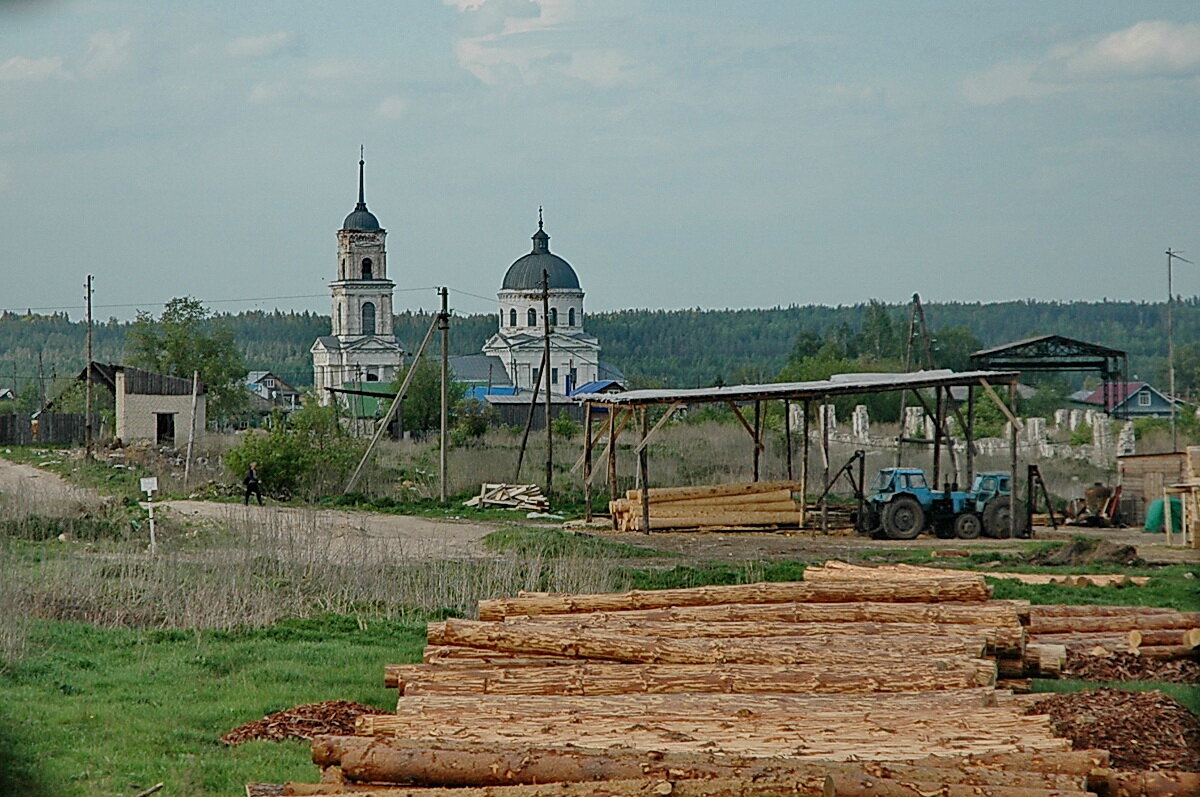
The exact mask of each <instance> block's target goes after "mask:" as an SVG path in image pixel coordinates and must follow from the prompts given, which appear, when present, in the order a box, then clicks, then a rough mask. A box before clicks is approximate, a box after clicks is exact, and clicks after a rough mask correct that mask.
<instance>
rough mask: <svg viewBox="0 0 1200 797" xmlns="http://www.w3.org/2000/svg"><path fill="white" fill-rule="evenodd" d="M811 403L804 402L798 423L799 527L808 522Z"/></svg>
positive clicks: (806, 400)
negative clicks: (800, 450) (809, 415)
mask: <svg viewBox="0 0 1200 797" xmlns="http://www.w3.org/2000/svg"><path fill="white" fill-rule="evenodd" d="M810 404H811V402H810V401H809V400H808V399H805V400H804V411H803V413H802V415H803V416H804V417H803V418H801V421H800V436H801V437H802V438H804V442H803V444H802V445H801V446H800V447H801V449H802V456H801V457H800V493H801V497H802V498H803V500H802V501H801V502H800V525H801V526H804V524H806V523H807V522H808V447H809V440H808V413H809V409H810Z"/></svg>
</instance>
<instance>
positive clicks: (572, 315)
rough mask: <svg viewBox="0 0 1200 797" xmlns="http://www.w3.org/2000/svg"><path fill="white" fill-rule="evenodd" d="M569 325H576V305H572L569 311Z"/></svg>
mask: <svg viewBox="0 0 1200 797" xmlns="http://www.w3.org/2000/svg"><path fill="white" fill-rule="evenodd" d="M567 326H569V327H573V326H575V308H574V307H572V308H571V309H570V310H568V311H567Z"/></svg>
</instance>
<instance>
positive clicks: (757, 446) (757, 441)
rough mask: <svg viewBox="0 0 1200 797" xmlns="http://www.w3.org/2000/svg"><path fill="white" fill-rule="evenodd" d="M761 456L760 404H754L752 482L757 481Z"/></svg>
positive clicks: (759, 402) (756, 402)
mask: <svg viewBox="0 0 1200 797" xmlns="http://www.w3.org/2000/svg"><path fill="white" fill-rule="evenodd" d="M761 455H762V402H761V401H755V402H754V481H758V475H759V467H760V464H759V463H760V460H761Z"/></svg>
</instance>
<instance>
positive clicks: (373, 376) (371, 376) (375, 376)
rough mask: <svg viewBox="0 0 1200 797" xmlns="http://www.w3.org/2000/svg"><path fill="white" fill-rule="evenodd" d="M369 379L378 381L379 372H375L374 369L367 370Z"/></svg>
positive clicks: (369, 380)
mask: <svg viewBox="0 0 1200 797" xmlns="http://www.w3.org/2000/svg"><path fill="white" fill-rule="evenodd" d="M367 381H368V382H378V381H379V374H377V373H375V372H374V371H367Z"/></svg>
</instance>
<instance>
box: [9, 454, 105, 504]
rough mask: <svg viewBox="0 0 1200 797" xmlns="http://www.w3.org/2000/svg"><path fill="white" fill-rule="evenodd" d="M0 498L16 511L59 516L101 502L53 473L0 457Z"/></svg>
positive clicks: (84, 489) (96, 496) (94, 492)
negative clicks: (84, 504) (85, 505)
mask: <svg viewBox="0 0 1200 797" xmlns="http://www.w3.org/2000/svg"><path fill="white" fill-rule="evenodd" d="M0 495H4V496H5V498H6V500H7V501H9V502H11V503H10V505H11V506H12V507H14V509H16V510H18V511H19V510H21V509H24V510H25V511H29V512H32V511H37V512H38V513H39V514H48V515H61V514H63V513H64V511H65V512H69V511H70V509H71V508H73V507H77V506H79V505H80V504H83V503H86V502H90V501H98V500H101V496H100V494H99V493H97V492H96V491H94V490H89V489H87V488H85V487H76V486H75V485H73V484H71V483H70V482H68V481H67V480H66V479H64V478H63V477H62V476H59V475H58V474H57V473H51V472H50V471H48V470H39V469H38V468H35V467H33V466H32V465H21V464H18V463H16V462H11V461H9V460H7V459H4V458H3V457H0Z"/></svg>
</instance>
